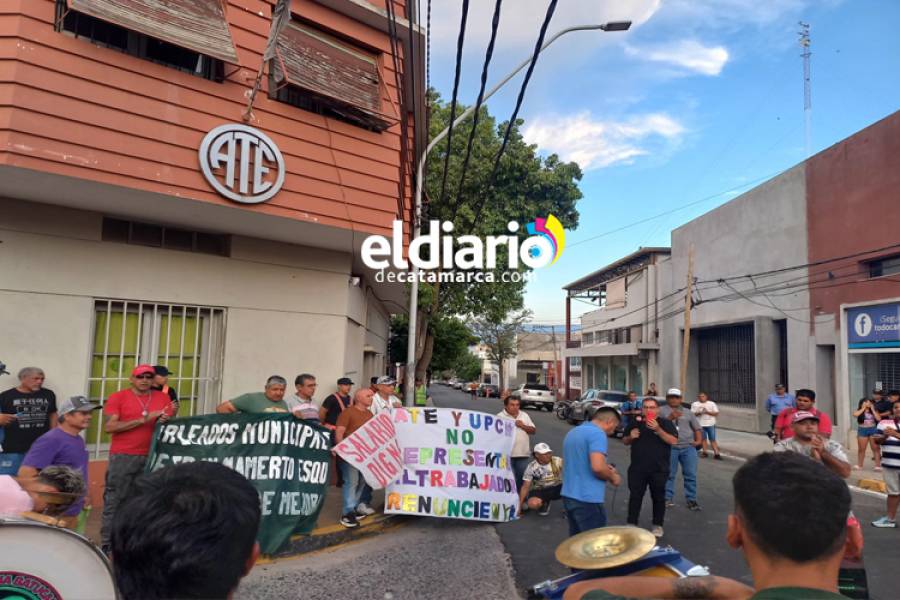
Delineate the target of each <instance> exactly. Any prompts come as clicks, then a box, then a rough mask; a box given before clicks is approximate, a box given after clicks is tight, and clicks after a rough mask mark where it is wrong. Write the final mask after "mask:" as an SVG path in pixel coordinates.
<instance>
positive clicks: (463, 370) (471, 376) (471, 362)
mask: <svg viewBox="0 0 900 600" xmlns="http://www.w3.org/2000/svg"><path fill="white" fill-rule="evenodd" d="M453 372H454V373H456V376H457V377H458V378H460V379H461V380H462V381H475V380H476V379H478V378H479V377H480V376H481V361H480V360H479V359H478V357H477V356H475V355H474V354H472V353H471V352H469V351H468V350H466V352H465V354H460V355H459V356H458V357H457V358H456V362H455V364H454V365H453Z"/></svg>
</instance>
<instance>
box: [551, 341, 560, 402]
mask: <svg viewBox="0 0 900 600" xmlns="http://www.w3.org/2000/svg"><path fill="white" fill-rule="evenodd" d="M550 339H551V340H553V388H554V390H553V391H554V392H555V393H554V394H553V396H554V397H557V396H559V344H557V342H556V325H551V326H550Z"/></svg>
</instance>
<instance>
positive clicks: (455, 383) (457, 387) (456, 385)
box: [450, 377, 463, 390]
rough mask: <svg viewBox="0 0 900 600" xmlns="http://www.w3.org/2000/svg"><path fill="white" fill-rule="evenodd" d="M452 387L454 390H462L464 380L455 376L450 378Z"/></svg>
mask: <svg viewBox="0 0 900 600" xmlns="http://www.w3.org/2000/svg"><path fill="white" fill-rule="evenodd" d="M450 387H452V388H453V389H454V390H461V389H462V388H463V382H462V381H460V380H459V379H457V378H456V377H454V378H453V379H451V380H450Z"/></svg>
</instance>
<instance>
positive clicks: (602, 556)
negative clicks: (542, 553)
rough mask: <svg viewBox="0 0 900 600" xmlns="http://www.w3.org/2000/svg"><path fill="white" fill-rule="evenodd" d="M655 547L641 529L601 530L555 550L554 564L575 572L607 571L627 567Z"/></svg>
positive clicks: (585, 533)
mask: <svg viewBox="0 0 900 600" xmlns="http://www.w3.org/2000/svg"><path fill="white" fill-rule="evenodd" d="M655 545H656V538H655V537H654V536H653V534H652V533H650V532H649V531H647V530H646V529H641V528H640V527H631V526H627V527H601V528H599V529H591V530H590V531H585V532H582V533H579V534H578V535H576V536H573V537H570V538H569V539H567V540H566V541H564V542H563V543H562V544H560V545H559V546H557V547H556V560H558V561H559V562H561V563H562V564H564V565H566V566H567V567H572V568H575V569H610V568H612V567H619V566H621V565H626V564H628V563H630V562H631V561H634V560H637V559H639V558H640V557H642V556H644V555H645V554H647V553H648V552H650V551H651V550H652V549H653V547H654V546H655Z"/></svg>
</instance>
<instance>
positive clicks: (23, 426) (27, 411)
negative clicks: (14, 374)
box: [0, 367, 56, 475]
mask: <svg viewBox="0 0 900 600" xmlns="http://www.w3.org/2000/svg"><path fill="white" fill-rule="evenodd" d="M43 385H44V371H43V370H42V369H40V368H38V367H25V368H24V369H22V370H20V371H19V385H18V386H16V387H14V388H12V389H9V390H6V391H5V392H3V393H2V394H0V427H2V428H3V430H4V436H3V444H2V446H3V450H2V452H0V475H15V474H16V473H18V471H19V465H20V464H21V463H22V459H23V458H25V454H26V453H27V452H28V450H29V449H30V448H31V444H33V443H34V440H36V439H38V438H39V437H41V436H42V435H44V434H45V433H47V432H48V431H50V430H51V429H53V428H54V427H56V394H54V393H53V392H52V391H51V390H48V389H46V388H44V387H43Z"/></svg>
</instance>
